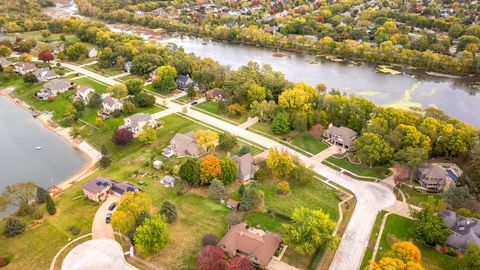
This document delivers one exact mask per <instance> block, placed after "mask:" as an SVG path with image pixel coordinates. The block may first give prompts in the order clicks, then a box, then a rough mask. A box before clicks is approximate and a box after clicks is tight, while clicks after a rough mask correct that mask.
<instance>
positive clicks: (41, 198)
mask: <svg viewBox="0 0 480 270" xmlns="http://www.w3.org/2000/svg"><path fill="white" fill-rule="evenodd" d="M47 195H48V192H47V191H46V190H45V189H43V188H41V187H37V194H36V196H35V197H36V198H35V201H36V202H37V203H44V202H45V197H47Z"/></svg>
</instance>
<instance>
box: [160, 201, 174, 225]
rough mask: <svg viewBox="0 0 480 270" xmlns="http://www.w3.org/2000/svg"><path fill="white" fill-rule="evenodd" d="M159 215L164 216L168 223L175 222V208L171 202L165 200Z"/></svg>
mask: <svg viewBox="0 0 480 270" xmlns="http://www.w3.org/2000/svg"><path fill="white" fill-rule="evenodd" d="M160 215H163V216H165V218H166V219H167V222H168V223H173V222H174V221H175V220H177V207H176V206H175V204H174V203H173V202H171V201H167V200H165V201H163V203H162V207H161V208H160Z"/></svg>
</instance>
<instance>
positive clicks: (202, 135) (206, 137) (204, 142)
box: [195, 129, 218, 151]
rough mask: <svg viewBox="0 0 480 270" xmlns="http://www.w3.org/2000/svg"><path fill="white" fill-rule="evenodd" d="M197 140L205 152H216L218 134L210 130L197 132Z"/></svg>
mask: <svg viewBox="0 0 480 270" xmlns="http://www.w3.org/2000/svg"><path fill="white" fill-rule="evenodd" d="M195 139H196V140H197V142H198V143H199V144H200V146H201V147H202V150H203V151H215V146H216V145H217V144H218V133H216V132H215V131H212V130H209V129H205V130H197V131H196V132H195Z"/></svg>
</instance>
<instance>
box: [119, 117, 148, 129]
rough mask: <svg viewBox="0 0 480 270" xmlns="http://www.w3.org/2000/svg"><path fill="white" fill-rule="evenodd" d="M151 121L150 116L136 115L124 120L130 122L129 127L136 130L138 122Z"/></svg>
mask: <svg viewBox="0 0 480 270" xmlns="http://www.w3.org/2000/svg"><path fill="white" fill-rule="evenodd" d="M151 119H152V116H151V115H150V114H146V113H136V114H134V115H131V116H129V117H127V118H126V119H125V120H130V121H131V122H132V123H131V124H130V127H133V128H137V127H138V126H139V124H140V122H148V121H150V120H151Z"/></svg>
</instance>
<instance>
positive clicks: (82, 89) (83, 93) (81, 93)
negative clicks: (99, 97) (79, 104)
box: [75, 85, 95, 103]
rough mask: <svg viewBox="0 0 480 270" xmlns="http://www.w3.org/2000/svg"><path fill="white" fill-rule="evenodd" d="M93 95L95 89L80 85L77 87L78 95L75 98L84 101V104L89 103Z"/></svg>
mask: <svg viewBox="0 0 480 270" xmlns="http://www.w3.org/2000/svg"><path fill="white" fill-rule="evenodd" d="M93 93H95V89H93V87H91V86H89V85H79V86H78V87H77V95H76V96H75V98H76V99H78V100H81V101H83V102H84V103H88V101H89V100H90V96H91V94H93Z"/></svg>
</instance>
